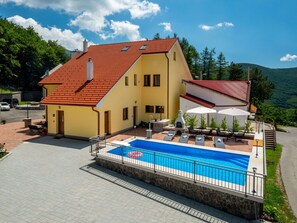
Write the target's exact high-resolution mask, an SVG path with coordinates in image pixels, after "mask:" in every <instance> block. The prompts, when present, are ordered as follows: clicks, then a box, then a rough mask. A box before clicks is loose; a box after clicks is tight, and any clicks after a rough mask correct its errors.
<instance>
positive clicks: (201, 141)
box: [195, 135, 205, 146]
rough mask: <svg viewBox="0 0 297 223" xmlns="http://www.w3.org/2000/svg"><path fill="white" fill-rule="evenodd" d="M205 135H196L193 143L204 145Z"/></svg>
mask: <svg viewBox="0 0 297 223" xmlns="http://www.w3.org/2000/svg"><path fill="white" fill-rule="evenodd" d="M204 142H205V136H204V135H197V136H196V138H195V144H196V145H199V146H204V145H205V143H204Z"/></svg>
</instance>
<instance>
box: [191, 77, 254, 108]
mask: <svg viewBox="0 0 297 223" xmlns="http://www.w3.org/2000/svg"><path fill="white" fill-rule="evenodd" d="M189 83H192V84H195V85H198V86H201V87H204V88H208V89H211V90H213V91H216V92H218V93H221V94H224V95H227V96H229V97H232V98H235V99H238V100H240V101H243V102H246V103H247V102H249V96H250V92H249V91H250V89H249V85H250V84H249V82H248V81H231V80H192V81H189ZM247 95H248V97H247Z"/></svg>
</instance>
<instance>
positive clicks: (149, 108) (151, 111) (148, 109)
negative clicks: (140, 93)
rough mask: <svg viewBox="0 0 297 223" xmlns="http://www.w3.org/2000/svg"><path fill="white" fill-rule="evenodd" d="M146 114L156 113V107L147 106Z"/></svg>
mask: <svg viewBox="0 0 297 223" xmlns="http://www.w3.org/2000/svg"><path fill="white" fill-rule="evenodd" d="M145 112H146V113H154V106H152V105H146V106H145Z"/></svg>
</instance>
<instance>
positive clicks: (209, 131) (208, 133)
mask: <svg viewBox="0 0 297 223" xmlns="http://www.w3.org/2000/svg"><path fill="white" fill-rule="evenodd" d="M201 133H202V134H203V135H211V133H212V129H202V130H201Z"/></svg>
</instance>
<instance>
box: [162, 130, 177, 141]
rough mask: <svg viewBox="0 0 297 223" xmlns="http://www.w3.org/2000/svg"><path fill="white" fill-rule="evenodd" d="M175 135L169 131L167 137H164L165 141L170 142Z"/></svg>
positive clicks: (174, 132)
mask: <svg viewBox="0 0 297 223" xmlns="http://www.w3.org/2000/svg"><path fill="white" fill-rule="evenodd" d="M175 135H176V131H169V132H168V133H167V135H166V136H165V137H164V140H165V141H172V139H173V138H174V136H175Z"/></svg>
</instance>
